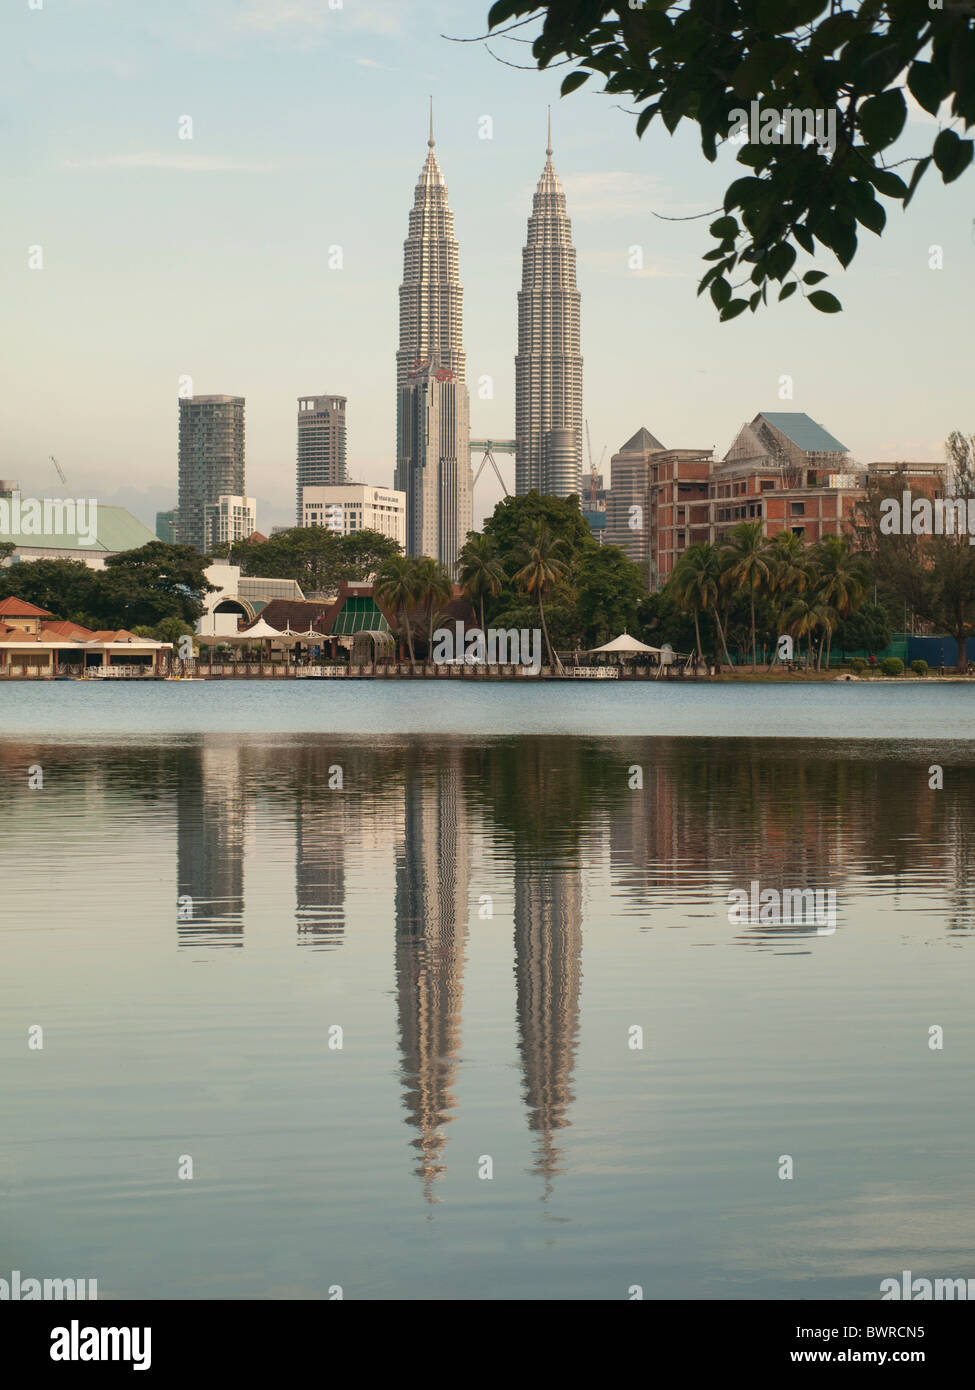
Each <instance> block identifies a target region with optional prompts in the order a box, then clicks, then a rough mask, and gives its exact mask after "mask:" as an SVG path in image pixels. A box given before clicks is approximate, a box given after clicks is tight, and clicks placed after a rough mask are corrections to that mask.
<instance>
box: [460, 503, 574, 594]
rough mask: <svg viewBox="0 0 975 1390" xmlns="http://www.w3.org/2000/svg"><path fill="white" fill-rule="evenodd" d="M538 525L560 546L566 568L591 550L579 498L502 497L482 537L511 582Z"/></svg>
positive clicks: (487, 522)
mask: <svg viewBox="0 0 975 1390" xmlns="http://www.w3.org/2000/svg"><path fill="white" fill-rule="evenodd" d="M539 525H542V526H543V527H544V528H545V530H546V531H547V532H548V533H549V534H550V535H551V536H553V537H556V536H557V537H558V539H559V540H560V541H561V542H562V548H561V551H560V556H561V558H562V560H563V561H564V563H565V564H566V566H568V565H571V564H572V562H573V561H574V560H575V559H577V558H579V557H581V556H582V555H583V554H584V553H585V552H586V551H588V550H594V549H595V548H596V542H595V540H594V539H593V534H592V531H591V530H590V529H589V523H588V521H586V519H585V517H584V516H583V515H582V512H581V511H580V510H579V498H578V497H577V496H576V495H575V494H573V496H571V497H549V496H547V495H543V494H541V493H538V492H536V491H535V490H534V488H533V489H532V490H531V492H526V493H525V494H524V496H522V497H505V498H502V500H501V501H500V502H499V503H498V505H497V506H496V507H495V509H494V511H493V512H492V513H491V515H490V516H489V517H488V519H487V521H486V522H485V523H484V533H483V534H484V535H485V536H487V537H488V538H489V539H490V540H492V541H493V542H494V544H495V546H496V547H497V552H498V556H499V558H500V560H501V563H502V565H503V566H504V570H505V573H506V574H507V575H508V578H509V579H511V578H513V576H514V573H515V570H517V569H518V568H519V566H520V564H521V563H522V552H523V550H524V547H525V546H526V545H530V544H531V543H532V542H533V541H534V538H535V536H536V535H537V532H538V527H539Z"/></svg>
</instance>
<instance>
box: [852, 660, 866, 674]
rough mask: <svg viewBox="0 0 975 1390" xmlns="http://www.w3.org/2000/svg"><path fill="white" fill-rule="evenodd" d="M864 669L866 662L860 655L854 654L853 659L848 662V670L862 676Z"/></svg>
mask: <svg viewBox="0 0 975 1390" xmlns="http://www.w3.org/2000/svg"><path fill="white" fill-rule="evenodd" d="M866 669H867V663H866V662H865V661H864V659H863V657H862V656H855V657H854V658H853V660H852V661H851V662H850V670H851V671H852V672H853V674H854V675H855V676H862V675H863V673H864V671H865V670H866Z"/></svg>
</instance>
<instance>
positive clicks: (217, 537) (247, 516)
mask: <svg viewBox="0 0 975 1390" xmlns="http://www.w3.org/2000/svg"><path fill="white" fill-rule="evenodd" d="M177 525H178V523H177ZM256 530H257V502H256V500H255V499H254V498H253V497H234V496H232V495H230V494H229V493H227V494H224V493H222V494H221V495H220V496H219V497H218V498H217V500H216V502H208V503H207V504H206V506H205V507H204V508H203V543H204V549H205V550H212V549H213V547H214V546H215V545H224V544H230V545H233V544H234V542H235V541H246V539H247V537H248V536H252V535H253V534H254V532H255V531H256Z"/></svg>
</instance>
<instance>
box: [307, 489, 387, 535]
mask: <svg viewBox="0 0 975 1390" xmlns="http://www.w3.org/2000/svg"><path fill="white" fill-rule="evenodd" d="M301 524H302V526H322V527H324V528H325V529H326V530H328V531H333V532H334V533H335V534H336V535H337V536H354V535H356V534H357V533H358V532H359V531H378V532H379V534H380V535H381V536H388V537H389V538H390V540H394V541H396V542H397V544H398V545H400V546H405V544H406V493H405V492H399V491H397V489H396V488H388V487H372V486H371V485H370V484H368V483H335V484H329V485H322V486H319V487H305V488H303V489H302V515H301Z"/></svg>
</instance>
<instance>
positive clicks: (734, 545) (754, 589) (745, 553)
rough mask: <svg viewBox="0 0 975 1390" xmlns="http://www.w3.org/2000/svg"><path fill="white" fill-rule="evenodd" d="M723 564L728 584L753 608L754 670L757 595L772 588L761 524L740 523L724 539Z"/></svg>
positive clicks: (768, 551)
mask: <svg viewBox="0 0 975 1390" xmlns="http://www.w3.org/2000/svg"><path fill="white" fill-rule="evenodd" d="M722 563H723V572H724V579H725V582H726V583H727V584H728V585H729V587H731V588H733V589H735V590H737V591H738V592H739V593H740V592H741V591H742V590H743V589H747V590H748V598H749V603H750V606H751V630H752V666H756V665H757V664H758V649H757V644H756V641H755V595H756V593H760V592H767V591H768V590H769V589H770V587H771V584H772V556H771V553H770V545H769V541H768V539H767V538H766V537H765V536H763V535H762V523H761V522H760V521H740V522H739V523H738V525H737V526H734V527H732V529H731V530H730V531H729V532H728V534H727V535H726V536H725V538H724V544H723V546H722Z"/></svg>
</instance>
